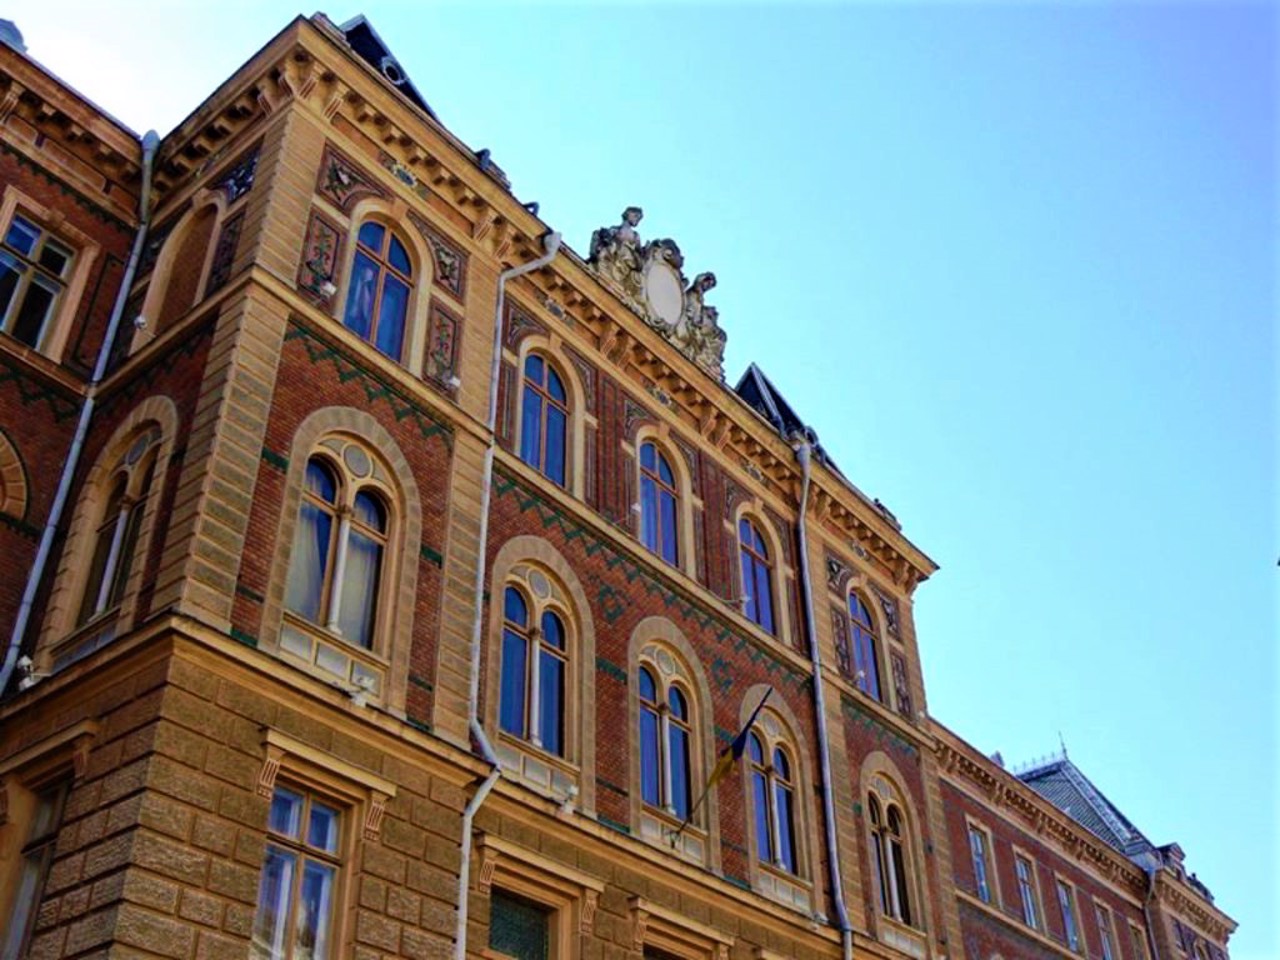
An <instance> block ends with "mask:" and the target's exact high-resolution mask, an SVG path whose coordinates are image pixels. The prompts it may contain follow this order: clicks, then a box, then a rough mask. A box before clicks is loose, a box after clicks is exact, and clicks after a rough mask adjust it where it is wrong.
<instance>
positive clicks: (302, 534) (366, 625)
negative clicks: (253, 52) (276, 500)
mask: <svg viewBox="0 0 1280 960" xmlns="http://www.w3.org/2000/svg"><path fill="white" fill-rule="evenodd" d="M353 466H354V468H355V469H353ZM371 473H372V464H371V462H370V461H369V457H368V454H367V453H365V452H364V451H363V450H362V449H361V448H360V447H358V446H355V445H348V447H347V449H346V450H344V451H343V456H342V458H341V460H339V459H337V458H334V459H331V458H330V457H329V456H325V455H320V454H316V455H313V456H312V457H311V458H310V459H309V460H308V461H307V469H306V474H305V480H304V485H303V492H302V504H301V506H300V507H299V510H298V524H297V527H296V528H295V529H294V538H293V552H292V554H291V555H290V558H289V579H288V585H287V587H286V590H285V607H286V609H287V610H289V611H290V612H291V613H293V614H295V615H296V616H297V617H300V618H301V619H303V620H306V621H308V622H310V623H312V624H314V625H316V626H319V627H322V628H323V629H325V630H327V631H329V632H330V633H334V634H337V635H338V636H340V637H341V638H342V639H343V640H345V641H346V642H347V643H349V644H351V645H353V646H356V647H360V648H362V649H365V650H370V649H373V647H374V646H375V637H376V632H377V628H378V618H379V598H380V595H381V593H382V575H383V565H384V562H385V553H386V548H387V537H388V528H389V526H390V517H389V514H388V509H387V502H386V500H385V493H384V492H383V491H382V490H380V489H377V488H375V487H372V486H370V485H368V484H366V483H362V480H364V479H366V478H367V477H368V476H369V474H371Z"/></svg>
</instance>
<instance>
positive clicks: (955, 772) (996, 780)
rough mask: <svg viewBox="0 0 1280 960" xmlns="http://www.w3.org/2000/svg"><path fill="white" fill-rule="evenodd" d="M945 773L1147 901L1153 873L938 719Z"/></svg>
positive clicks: (939, 751) (940, 761)
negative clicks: (1148, 874)
mask: <svg viewBox="0 0 1280 960" xmlns="http://www.w3.org/2000/svg"><path fill="white" fill-rule="evenodd" d="M933 727H934V732H935V734H936V735H937V737H938V743H937V747H936V753H937V756H938V765H939V767H940V768H941V771H942V775H943V776H944V777H946V778H947V779H949V780H952V781H957V782H961V783H962V784H963V785H967V786H969V787H970V788H972V789H971V790H969V791H967V792H976V793H977V794H978V795H979V796H980V797H982V798H983V799H984V800H985V801H986V802H987V803H988V804H989V805H990V806H992V807H993V808H996V809H997V810H1000V811H1002V812H1003V813H1004V814H1005V815H1006V816H1008V817H1010V818H1011V819H1014V820H1016V821H1020V822H1021V823H1022V824H1023V825H1024V826H1025V827H1026V828H1027V830H1028V832H1030V833H1032V834H1034V835H1036V836H1037V837H1039V838H1040V840H1041V841H1042V842H1044V843H1047V844H1049V845H1050V846H1052V847H1055V848H1056V849H1057V850H1058V851H1059V852H1060V853H1061V854H1062V855H1064V856H1065V857H1066V858H1067V859H1070V860H1073V861H1075V862H1076V863H1078V864H1080V865H1081V866H1083V867H1086V868H1088V869H1090V870H1092V871H1093V872H1094V873H1096V874H1098V875H1099V876H1100V877H1102V879H1104V880H1105V881H1107V882H1108V883H1110V884H1112V885H1114V886H1116V887H1119V888H1121V889H1123V890H1124V891H1125V892H1126V893H1127V894H1128V895H1129V896H1131V897H1133V898H1135V899H1138V900H1141V899H1142V897H1143V896H1145V894H1146V891H1147V875H1146V873H1145V872H1144V871H1143V870H1142V869H1141V868H1139V867H1138V866H1137V865H1136V864H1135V863H1134V862H1133V861H1132V860H1130V859H1129V858H1128V857H1126V856H1125V855H1124V854H1122V853H1120V852H1119V851H1118V850H1115V849H1114V848H1112V847H1111V846H1109V845H1108V844H1107V843H1105V842H1104V841H1103V840H1101V839H1100V838H1099V837H1097V836H1096V835H1095V834H1093V833H1092V832H1091V831H1089V830H1087V829H1085V828H1084V827H1083V826H1081V825H1080V824H1078V823H1076V822H1075V821H1074V820H1072V819H1071V818H1070V817H1068V816H1067V815H1066V814H1065V813H1063V812H1062V811H1061V810H1059V809H1058V808H1057V807H1055V806H1054V805H1053V804H1051V803H1050V802H1049V801H1048V800H1045V799H1044V798H1043V797H1041V796H1040V795H1039V794H1038V793H1036V792H1035V791H1034V790H1032V789H1031V788H1030V787H1028V786H1027V785H1026V784H1025V783H1023V782H1022V781H1021V780H1019V779H1018V778H1017V777H1015V776H1014V775H1013V774H1011V773H1009V772H1008V771H1007V770H1005V769H1004V768H1002V767H1000V766H997V765H996V764H995V763H994V762H993V761H991V760H990V759H988V758H987V757H984V756H983V755H982V754H981V753H980V752H978V751H977V750H976V749H975V748H974V747H972V746H971V745H970V744H968V743H966V742H965V741H963V740H961V739H960V738H959V737H958V736H956V735H955V734H954V733H953V732H952V731H950V730H948V729H947V728H946V727H944V726H942V725H941V724H939V723H937V721H933Z"/></svg>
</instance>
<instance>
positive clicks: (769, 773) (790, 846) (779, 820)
mask: <svg viewBox="0 0 1280 960" xmlns="http://www.w3.org/2000/svg"><path fill="white" fill-rule="evenodd" d="M747 756H748V758H749V760H750V763H751V802H752V808H753V809H752V813H753V815H754V817H755V835H756V856H757V857H758V858H759V859H760V860H761V861H762V862H764V863H768V864H770V865H772V866H774V867H776V868H778V869H780V870H785V871H786V872H787V873H790V874H798V873H799V872H800V868H799V864H800V857H799V850H798V848H797V842H798V834H797V832H796V809H795V798H796V779H795V765H794V763H793V762H792V758H791V755H790V752H789V751H788V749H787V747H786V746H784V745H783V744H782V743H778V742H771V740H770V739H769V738H768V737H767V736H766V735H765V733H764V732H763V731H762V730H753V731H752V732H751V733H750V734H748V736H747Z"/></svg>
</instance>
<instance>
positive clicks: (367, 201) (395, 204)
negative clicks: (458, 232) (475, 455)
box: [325, 196, 435, 377]
mask: <svg viewBox="0 0 1280 960" xmlns="http://www.w3.org/2000/svg"><path fill="white" fill-rule="evenodd" d="M408 210H409V207H408V204H406V203H405V202H404V201H403V200H400V199H398V198H395V199H383V198H381V197H376V196H366V197H364V198H362V199H361V200H359V201H357V202H356V203H355V204H354V205H353V206H352V207H351V209H350V210H349V211H347V212H345V213H342V212H338V213H337V214H336V219H337V223H338V224H339V225H340V226H341V228H342V230H344V231H345V232H346V233H347V235H348V240H349V242H347V243H346V244H344V246H343V249H342V253H341V258H342V259H341V263H340V264H339V265H338V267H337V268H336V270H335V276H333V277H329V278H328V280H329V282H331V283H334V284H336V286H337V288H338V289H337V291H336V292H335V293H334V295H333V298H332V300H331V302H330V306H331V310H330V316H331V317H332V318H333V321H334V325H335V326H336V327H339V328H341V330H342V333H343V335H344V336H346V337H349V338H350V339H351V340H352V341H353V342H356V343H359V344H361V345H362V347H364V348H367V349H368V350H369V351H371V352H373V353H374V354H376V355H377V356H379V357H381V358H383V360H385V361H386V362H387V363H394V364H396V365H398V366H400V367H403V368H404V369H406V370H408V371H409V373H411V374H412V375H413V376H415V377H422V376H423V367H424V364H425V361H426V349H427V332H428V328H429V327H430V325H431V316H430V315H431V288H432V284H433V282H434V280H435V257H434V254H433V253H432V251H431V248H430V246H429V244H428V243H427V241H426V239H425V238H424V237H423V236H422V233H421V231H419V230H410V229H407V227H406V224H408V222H409V221H408V220H407V214H408ZM325 212H326V214H327V215H329V216H333V215H334V211H332V210H331V209H329V208H326V210H325ZM369 220H373V221H375V222H377V223H379V224H381V225H382V226H384V227H386V228H387V229H388V230H391V231H393V232H394V233H395V235H396V238H397V239H399V240H400V242H401V243H402V244H404V247H405V250H406V251H408V253H409V259H410V261H411V264H412V266H413V283H412V285H411V286H410V288H409V303H408V306H407V308H406V310H405V319H404V323H405V330H404V343H403V346H402V348H401V352H400V357H399V358H395V357H390V356H387V355H386V354H384V353H382V352H381V351H380V350H378V348H377V347H375V346H374V345H373V344H372V343H371V342H370V341H368V340H365V339H364V338H363V337H361V336H360V335H359V334H357V333H355V331H353V330H350V329H348V327H347V325H346V311H347V295H348V292H349V291H350V289H351V280H352V271H353V268H354V266H355V261H356V252H357V249H358V247H359V246H360V245H359V243H358V242H357V240H356V237H357V235H358V234H359V232H360V228H361V227H362V226H363V225H364V224H365V222H366V221H369Z"/></svg>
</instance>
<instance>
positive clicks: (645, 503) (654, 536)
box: [640, 477, 658, 552]
mask: <svg viewBox="0 0 1280 960" xmlns="http://www.w3.org/2000/svg"><path fill="white" fill-rule="evenodd" d="M640 542H641V543H643V544H644V545H645V546H646V547H648V548H649V549H650V550H653V551H655V552H656V551H657V549H658V490H657V486H656V485H655V484H654V482H653V481H652V480H651V479H649V478H648V477H642V478H641V479H640Z"/></svg>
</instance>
